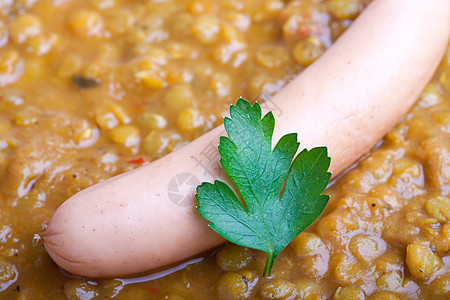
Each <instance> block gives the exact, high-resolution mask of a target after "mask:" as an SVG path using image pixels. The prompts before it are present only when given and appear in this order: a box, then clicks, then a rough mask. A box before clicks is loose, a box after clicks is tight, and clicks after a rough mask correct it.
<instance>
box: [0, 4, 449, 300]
mask: <svg viewBox="0 0 450 300" xmlns="http://www.w3.org/2000/svg"><path fill="white" fill-rule="evenodd" d="M368 3H369V1H367V0H326V1H325V0H290V1H289V0H227V1H225V0H220V1H219V0H217V1H213V0H165V1H139V0H92V1H76V0H16V1H13V0H11V1H1V0H0V178H1V180H0V299H20V300H28V299H70V300H72V299H109V298H113V299H173V300H175V299H177V300H178V299H185V300H190V299H336V300H338V299H450V255H449V253H450V252H449V251H450V47H447V52H446V54H445V56H444V58H443V60H442V63H441V65H440V67H439V69H438V70H437V72H436V73H435V75H434V77H433V79H432V80H431V81H430V82H429V83H428V85H427V86H426V88H425V90H424V91H423V93H422V95H421V97H420V98H419V99H418V102H417V104H416V105H415V106H414V107H413V108H412V109H411V110H410V112H409V113H408V114H407V115H406V116H405V117H404V119H403V120H402V122H401V123H400V124H398V125H397V126H396V127H395V128H394V129H393V130H392V131H391V132H390V133H389V134H387V135H386V137H385V138H384V139H383V140H382V141H380V143H379V144H378V146H377V148H376V149H374V150H373V151H371V153H369V154H368V155H367V156H366V157H365V158H364V159H362V160H361V161H360V162H359V163H358V164H357V165H355V166H354V167H353V168H352V169H351V170H348V171H347V172H346V173H345V174H344V175H343V176H341V177H340V178H338V179H337V180H336V181H335V182H334V184H333V185H332V186H331V187H329V188H328V189H327V190H326V191H325V193H326V194H329V195H331V198H330V201H329V204H328V206H327V207H326V209H325V211H324V213H323V214H322V216H321V217H320V218H319V219H318V220H317V221H316V222H315V223H313V224H312V225H311V226H310V227H309V228H308V229H307V230H306V231H304V232H302V233H301V234H300V235H299V236H297V237H296V238H295V239H294V240H293V242H292V243H290V244H289V245H288V246H287V248H286V249H285V250H284V251H283V252H282V253H281V254H280V255H279V257H278V260H277V262H276V263H275V264H274V266H273V269H272V274H271V276H269V277H267V278H263V277H262V273H263V268H264V264H265V261H266V256H265V254H264V253H261V252H259V251H255V250H251V249H247V248H244V247H239V246H236V245H232V244H227V245H225V246H223V247H221V248H219V249H216V250H214V251H212V252H208V253H205V254H203V255H201V256H199V257H196V258H194V259H193V260H191V261H188V262H186V263H185V265H183V266H184V268H182V266H180V267H179V268H178V269H179V270H178V271H174V272H172V273H170V272H166V273H170V274H166V275H164V273H156V275H148V274H142V276H141V275H139V276H138V277H135V278H128V279H121V278H118V279H96V280H89V279H85V278H79V277H74V276H71V275H70V274H67V273H66V272H64V271H62V270H61V269H59V268H58V267H57V266H56V264H55V263H54V262H53V261H52V260H51V258H50V257H49V256H48V254H47V253H46V251H45V249H44V247H43V245H42V242H41V241H40V238H39V235H42V233H43V232H44V230H45V228H46V224H47V222H48V220H49V219H50V218H51V216H52V214H53V213H54V211H55V210H56V208H57V207H58V206H59V205H61V203H63V202H64V200H65V199H67V198H69V197H70V196H72V195H73V194H75V193H76V192H78V191H80V190H82V189H84V188H86V187H88V186H91V185H93V184H95V183H98V182H100V181H102V180H104V179H106V178H109V177H112V176H114V175H117V174H120V173H123V172H125V171H128V170H132V169H134V168H136V167H139V166H141V165H143V164H147V163H149V162H152V161H154V160H156V159H158V158H161V157H163V156H164V155H166V154H168V153H170V152H172V151H174V150H176V149H179V148H180V147H182V146H183V145H185V144H187V143H188V142H190V141H192V140H193V139H195V138H196V137H198V136H200V135H202V134H203V133H205V132H207V131H209V130H211V129H212V128H214V127H216V126H217V125H219V124H221V123H222V122H223V115H224V114H226V112H227V111H228V109H229V106H230V104H232V103H235V102H236V100H237V99H238V98H239V96H242V97H244V98H246V99H256V98H257V97H258V95H260V93H261V92H264V97H262V98H264V99H265V102H264V99H262V100H261V101H262V103H263V105H266V108H268V109H271V110H272V111H273V113H274V115H275V117H278V116H282V114H283V112H282V111H280V110H278V107H277V105H276V103H273V102H271V101H270V97H268V96H270V95H273V94H275V93H276V92H277V91H279V90H280V89H281V88H282V87H283V86H284V85H285V84H286V83H287V82H288V81H289V80H290V79H291V78H293V77H294V76H295V75H296V74H298V73H299V72H301V71H302V70H304V69H305V68H306V67H307V66H308V65H309V64H311V63H312V62H314V61H315V60H316V59H317V58H318V57H320V55H321V54H322V53H323V52H324V51H325V50H326V49H327V48H328V47H330V46H331V45H332V43H333V42H334V41H335V40H336V39H337V38H338V37H339V35H340V34H341V33H342V32H344V31H345V29H346V28H347V27H348V26H350V25H351V23H352V21H353V20H354V19H355V18H356V17H357V16H358V15H359V14H360V12H361V11H362V10H363V9H364V7H365V6H367V5H368ZM424 5H426V4H424ZM423 42H424V43H426V42H427V41H423ZM264 103H265V104H264ZM337 113H338V112H337ZM201 157H202V160H203V161H201V162H208V159H210V157H209V156H208V152H207V149H205V152H204V153H202V154H201ZM206 171H207V170H205V172H206ZM161 251H164V249H161ZM175 268H176V267H175ZM170 270H174V269H170Z"/></svg>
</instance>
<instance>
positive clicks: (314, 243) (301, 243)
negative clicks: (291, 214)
mask: <svg viewBox="0 0 450 300" xmlns="http://www.w3.org/2000/svg"><path fill="white" fill-rule="evenodd" d="M291 245H292V247H293V248H294V253H295V255H297V256H301V255H308V254H313V253H314V252H316V251H317V250H319V249H320V248H322V249H324V248H325V244H324V243H323V242H322V240H321V239H320V237H319V236H317V235H316V234H314V233H310V232H306V231H304V232H302V233H300V234H299V235H298V236H296V237H295V238H294V240H293V241H292V242H291Z"/></svg>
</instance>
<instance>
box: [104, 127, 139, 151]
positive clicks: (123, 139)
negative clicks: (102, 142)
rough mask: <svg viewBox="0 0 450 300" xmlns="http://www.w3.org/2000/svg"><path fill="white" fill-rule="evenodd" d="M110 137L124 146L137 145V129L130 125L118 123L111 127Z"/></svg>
mask: <svg viewBox="0 0 450 300" xmlns="http://www.w3.org/2000/svg"><path fill="white" fill-rule="evenodd" d="M109 137H110V139H111V140H112V141H113V142H115V143H117V144H120V145H123V146H125V147H136V146H137V145H139V141H140V135H139V129H137V128H136V127H135V126H132V125H119V126H117V127H115V128H113V129H112V130H111V132H110V134H109Z"/></svg>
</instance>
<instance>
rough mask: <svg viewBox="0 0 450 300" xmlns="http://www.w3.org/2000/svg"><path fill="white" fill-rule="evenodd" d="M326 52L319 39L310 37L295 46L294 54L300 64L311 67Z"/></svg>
mask: <svg viewBox="0 0 450 300" xmlns="http://www.w3.org/2000/svg"><path fill="white" fill-rule="evenodd" d="M324 52H325V46H324V45H323V44H322V42H321V41H320V40H319V39H318V38H316V37H308V38H306V39H305V40H303V41H301V42H298V43H297V44H296V45H295V47H294V50H293V53H292V54H293V56H294V58H295V60H296V61H297V62H298V63H300V64H301V65H303V66H309V65H310V64H312V63H313V62H314V61H315V60H316V59H317V58H319V56H320V55H322V53H324Z"/></svg>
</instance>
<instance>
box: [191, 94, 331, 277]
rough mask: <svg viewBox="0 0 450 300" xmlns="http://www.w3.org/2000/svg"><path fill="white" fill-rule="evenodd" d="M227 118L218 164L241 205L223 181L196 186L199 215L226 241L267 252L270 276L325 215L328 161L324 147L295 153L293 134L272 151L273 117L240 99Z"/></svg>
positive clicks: (327, 197)
mask: <svg viewBox="0 0 450 300" xmlns="http://www.w3.org/2000/svg"><path fill="white" fill-rule="evenodd" d="M230 112H231V118H225V120H224V125H225V130H226V132H227V134H228V136H229V137H224V136H222V137H220V145H219V152H220V155H221V159H220V162H221V164H222V167H223V168H224V169H225V171H226V172H227V174H228V176H229V177H230V178H231V180H232V181H233V183H234V184H235V186H236V188H237V190H238V191H239V194H240V196H241V198H242V201H241V200H240V199H239V198H238V196H236V194H235V193H234V192H233V190H232V189H231V188H230V187H229V186H228V185H227V184H225V183H223V182H221V181H218V180H216V181H215V182H214V184H211V183H208V182H203V183H202V184H201V185H199V186H198V187H197V194H196V199H197V201H198V203H199V204H200V205H199V206H197V210H198V212H199V214H200V215H201V216H202V217H203V218H205V219H206V220H208V221H209V222H211V223H212V224H210V227H211V228H212V229H213V230H214V231H216V232H217V233H218V234H220V235H221V236H223V237H224V238H225V239H227V240H229V241H231V242H233V243H235V244H238V245H241V246H245V247H249V248H253V249H257V250H261V251H264V252H266V253H267V254H268V258H267V262H266V266H265V268H264V274H263V276H268V275H270V272H271V269H272V265H273V263H274V261H275V259H276V257H277V256H278V255H279V254H280V252H281V251H282V250H283V249H284V248H285V247H286V246H287V245H288V244H289V243H290V242H291V241H292V240H293V239H294V238H295V237H296V236H297V235H298V234H299V233H300V232H302V231H303V230H304V229H305V228H306V227H308V226H309V225H310V224H311V223H312V222H313V221H314V220H315V219H316V218H317V217H318V216H319V215H320V214H321V212H322V211H323V209H324V208H325V206H326V204H327V202H328V199H329V196H327V195H322V194H321V193H322V192H323V190H324V189H325V188H326V186H327V185H328V182H329V180H330V177H331V173H329V172H327V170H328V168H329V166H330V158H329V157H328V155H327V148H326V147H317V148H314V149H311V150H310V151H308V150H306V149H305V150H303V151H301V152H300V153H299V154H298V155H297V157H296V158H295V159H294V161H292V159H293V157H294V155H295V153H296V152H297V150H298V147H299V143H298V142H297V134H295V133H291V134H287V135H285V136H283V137H282V138H281V139H280V140H279V141H278V143H277V145H276V146H275V148H274V149H273V151H272V135H273V129H274V126H275V119H274V116H273V114H272V113H271V112H269V113H267V114H266V115H265V116H264V118H262V119H261V107H260V106H259V104H258V103H255V104H254V105H253V106H252V105H251V104H250V103H249V102H248V101H247V100H245V99H243V98H240V99H239V101H238V102H237V104H236V106H233V105H232V106H231V108H230Z"/></svg>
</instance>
